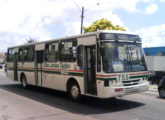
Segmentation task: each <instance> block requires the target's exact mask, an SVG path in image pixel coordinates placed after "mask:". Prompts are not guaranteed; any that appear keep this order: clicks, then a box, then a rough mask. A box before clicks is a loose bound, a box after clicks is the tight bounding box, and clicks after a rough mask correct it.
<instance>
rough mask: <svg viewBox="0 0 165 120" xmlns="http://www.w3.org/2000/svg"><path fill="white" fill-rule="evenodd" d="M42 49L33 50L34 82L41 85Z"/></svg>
mask: <svg viewBox="0 0 165 120" xmlns="http://www.w3.org/2000/svg"><path fill="white" fill-rule="evenodd" d="M43 55H44V51H43V50H41V51H36V52H35V84H36V85H38V86H42V67H43Z"/></svg>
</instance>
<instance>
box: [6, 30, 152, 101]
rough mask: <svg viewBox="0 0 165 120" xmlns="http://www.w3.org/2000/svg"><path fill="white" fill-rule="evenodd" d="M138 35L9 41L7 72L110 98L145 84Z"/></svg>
mask: <svg viewBox="0 0 165 120" xmlns="http://www.w3.org/2000/svg"><path fill="white" fill-rule="evenodd" d="M141 45H142V41H141V39H140V37H139V35H137V34H134V33H129V32H125V31H96V32H91V33H85V34H81V35H75V36H70V37H64V38H59V39H53V40H47V41H41V42H37V43H29V44H24V45H20V46H14V47H9V48H8V51H7V76H8V77H9V78H11V79H13V80H15V81H19V82H21V83H22V86H23V87H25V88H26V87H27V86H28V85H34V86H40V87H45V88H50V89H55V90H60V91H65V92H67V93H68V94H69V96H70V97H71V98H72V99H73V100H75V101H76V100H80V98H81V96H84V95H85V96H92V97H98V98H114V97H118V96H123V95H128V94H133V93H139V92H144V91H147V90H148V87H149V82H148V71H147V66H146V62H145V56H144V53H143V49H142V47H141Z"/></svg>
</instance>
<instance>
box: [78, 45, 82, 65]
mask: <svg viewBox="0 0 165 120" xmlns="http://www.w3.org/2000/svg"><path fill="white" fill-rule="evenodd" d="M77 64H78V66H79V67H83V46H82V45H81V46H79V47H78V48H77Z"/></svg>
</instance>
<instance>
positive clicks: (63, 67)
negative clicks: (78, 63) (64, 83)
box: [60, 63, 71, 74]
mask: <svg viewBox="0 0 165 120" xmlns="http://www.w3.org/2000/svg"><path fill="white" fill-rule="evenodd" d="M70 67H71V66H70V65H69V64H63V63H60V68H61V74H68V68H70Z"/></svg>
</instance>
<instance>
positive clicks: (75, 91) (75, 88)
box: [68, 82, 81, 101]
mask: <svg viewBox="0 0 165 120" xmlns="http://www.w3.org/2000/svg"><path fill="white" fill-rule="evenodd" d="M68 93H69V97H70V98H71V99H72V100H73V101H80V100H81V92H80V87H79V85H78V84H77V83H76V82H73V83H70V85H69V89H68Z"/></svg>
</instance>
